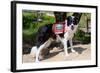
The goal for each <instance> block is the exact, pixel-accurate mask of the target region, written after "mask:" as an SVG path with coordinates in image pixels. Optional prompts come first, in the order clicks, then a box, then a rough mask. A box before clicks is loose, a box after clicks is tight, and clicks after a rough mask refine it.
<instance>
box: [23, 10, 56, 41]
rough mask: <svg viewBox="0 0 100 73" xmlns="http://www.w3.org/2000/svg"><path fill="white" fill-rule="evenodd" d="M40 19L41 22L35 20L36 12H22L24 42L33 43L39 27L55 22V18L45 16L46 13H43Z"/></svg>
mask: <svg viewBox="0 0 100 73" xmlns="http://www.w3.org/2000/svg"><path fill="white" fill-rule="evenodd" d="M40 18H41V19H42V21H38V20H37V19H38V17H37V12H30V11H27V12H26V11H23V16H22V20H23V41H24V42H29V41H32V40H33V41H34V38H35V34H36V32H37V31H38V28H39V27H40V26H43V25H46V24H50V23H54V22H55V18H54V17H52V16H47V15H46V13H44V14H43V15H42V16H41V17H40Z"/></svg>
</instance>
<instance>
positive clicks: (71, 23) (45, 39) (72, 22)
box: [31, 16, 78, 62]
mask: <svg viewBox="0 0 100 73" xmlns="http://www.w3.org/2000/svg"><path fill="white" fill-rule="evenodd" d="M76 21H77V18H76V17H75V16H68V17H67V18H66V19H65V21H64V23H65V28H64V29H65V30H64V32H63V33H61V34H55V33H54V32H53V31H52V27H53V24H47V25H44V26H41V27H40V28H39V29H38V32H37V35H36V43H35V46H33V47H32V49H31V53H34V54H35V57H36V60H35V61H36V62H39V61H40V58H39V56H40V52H41V50H42V49H43V48H47V47H48V46H49V45H50V44H51V43H52V42H53V41H56V42H61V43H62V44H63V46H64V48H63V49H64V52H65V55H66V56H68V55H69V54H68V47H67V41H69V44H70V46H71V51H72V52H75V50H74V49H73V42H72V39H73V37H74V33H75V32H76V30H77V27H78V25H77V23H76Z"/></svg>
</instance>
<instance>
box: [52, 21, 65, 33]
mask: <svg viewBox="0 0 100 73" xmlns="http://www.w3.org/2000/svg"><path fill="white" fill-rule="evenodd" d="M52 31H53V32H54V33H55V34H61V33H64V32H65V22H59V23H54V24H53V26H52Z"/></svg>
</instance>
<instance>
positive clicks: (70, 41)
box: [69, 39, 75, 52]
mask: <svg viewBox="0 0 100 73" xmlns="http://www.w3.org/2000/svg"><path fill="white" fill-rule="evenodd" d="M69 43H70V46H71V51H72V52H75V50H74V49H73V42H72V39H70V40H69Z"/></svg>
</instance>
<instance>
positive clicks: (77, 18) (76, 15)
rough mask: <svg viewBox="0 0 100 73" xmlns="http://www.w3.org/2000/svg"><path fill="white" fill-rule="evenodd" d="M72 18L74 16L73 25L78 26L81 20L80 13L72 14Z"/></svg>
mask: <svg viewBox="0 0 100 73" xmlns="http://www.w3.org/2000/svg"><path fill="white" fill-rule="evenodd" d="M72 16H74V21H75V24H78V23H79V21H80V19H81V16H82V13H74V14H73V15H72Z"/></svg>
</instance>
